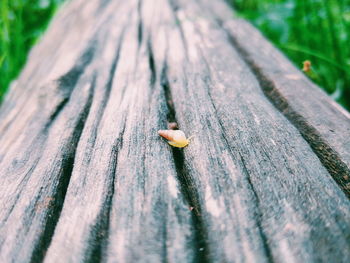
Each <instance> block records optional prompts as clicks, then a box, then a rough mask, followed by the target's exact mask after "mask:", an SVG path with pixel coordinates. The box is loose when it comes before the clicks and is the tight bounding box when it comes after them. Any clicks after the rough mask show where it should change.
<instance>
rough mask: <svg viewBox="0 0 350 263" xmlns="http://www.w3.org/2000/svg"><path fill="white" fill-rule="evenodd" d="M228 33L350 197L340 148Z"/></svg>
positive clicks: (349, 176) (348, 177)
mask: <svg viewBox="0 0 350 263" xmlns="http://www.w3.org/2000/svg"><path fill="white" fill-rule="evenodd" d="M220 22H221V21H219V23H220ZM221 24H222V23H221ZM227 36H228V39H229V41H230V42H231V44H232V45H233V46H234V47H235V49H236V50H237V51H238V53H239V54H240V56H241V57H242V59H243V60H244V61H245V63H246V64H247V65H248V66H249V68H250V69H251V71H252V72H253V74H254V75H255V76H256V78H257V80H258V81H259V84H260V87H261V89H262V91H263V93H264V94H265V96H266V97H267V99H268V100H269V101H270V102H271V103H272V104H273V105H274V107H275V108H276V109H277V110H279V111H280V112H281V113H282V114H283V115H284V116H285V117H286V118H287V119H288V120H289V121H290V122H291V123H292V124H293V125H294V126H295V127H296V128H297V129H298V130H299V132H300V133H301V135H302V136H303V138H304V139H305V140H306V142H307V143H308V144H309V145H310V147H311V149H312V150H313V152H314V153H315V154H316V156H317V157H318V159H319V160H320V161H321V163H322V165H323V166H324V167H325V168H326V169H327V170H328V172H329V174H330V175H331V176H332V178H333V179H334V181H335V182H336V183H337V184H338V185H339V186H340V188H341V189H342V190H343V192H344V193H345V195H346V196H347V197H348V198H350V168H349V167H348V166H347V165H346V164H345V163H344V162H343V161H342V159H341V156H340V155H339V154H338V152H337V151H335V150H334V149H333V148H332V147H331V146H330V145H329V144H328V142H327V141H326V140H325V139H324V137H323V136H322V135H321V134H320V133H319V132H318V131H317V129H316V128H315V127H314V126H312V125H311V124H310V123H309V122H308V121H307V120H306V119H305V118H304V117H303V116H302V115H301V114H300V113H298V112H297V111H295V110H294V109H293V107H292V106H291V105H290V104H289V102H288V100H287V99H286V98H285V97H284V96H283V94H281V92H280V91H279V90H278V88H277V87H276V86H275V84H274V82H273V81H272V80H271V79H270V78H268V77H267V76H266V74H265V73H264V71H263V69H261V67H259V65H257V64H256V63H255V61H254V60H253V59H252V58H251V57H250V55H249V53H248V52H247V51H246V50H245V49H244V47H242V46H241V45H240V44H239V43H238V42H237V41H236V40H235V38H234V36H232V35H231V34H229V33H228V32H227Z"/></svg>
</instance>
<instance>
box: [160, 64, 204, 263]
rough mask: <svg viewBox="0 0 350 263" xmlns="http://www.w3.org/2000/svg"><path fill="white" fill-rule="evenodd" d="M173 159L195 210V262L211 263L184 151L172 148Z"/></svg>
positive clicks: (170, 116)
mask: <svg viewBox="0 0 350 263" xmlns="http://www.w3.org/2000/svg"><path fill="white" fill-rule="evenodd" d="M166 72H167V66H166V64H165V65H164V66H163V69H162V73H161V85H162V87H163V90H164V95H165V99H166V103H167V108H168V114H167V120H168V122H176V112H175V108H174V103H173V100H172V95H171V91H170V86H169V81H168V79H167V73H166ZM172 152H173V158H174V162H175V168H176V173H177V178H178V181H179V183H180V191H181V193H182V194H183V196H184V197H185V200H186V201H187V203H188V205H189V206H190V207H192V208H193V211H192V213H191V217H192V222H193V225H194V228H193V229H194V242H195V244H194V249H195V255H196V256H195V260H194V261H195V262H204V263H205V262H210V251H209V245H208V241H207V240H208V234H207V229H206V227H205V224H204V222H203V218H202V215H201V214H202V213H201V210H202V209H201V206H200V202H199V195H198V192H197V188H196V185H195V182H194V181H193V179H192V177H191V175H190V174H189V173H188V171H187V169H186V165H185V157H184V153H183V150H182V149H179V148H175V147H172Z"/></svg>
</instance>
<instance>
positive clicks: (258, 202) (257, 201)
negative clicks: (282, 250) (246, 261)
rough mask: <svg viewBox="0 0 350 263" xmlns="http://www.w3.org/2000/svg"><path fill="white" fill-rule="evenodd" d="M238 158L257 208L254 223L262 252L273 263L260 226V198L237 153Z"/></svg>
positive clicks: (243, 162)
mask: <svg viewBox="0 0 350 263" xmlns="http://www.w3.org/2000/svg"><path fill="white" fill-rule="evenodd" d="M239 156H240V159H241V163H242V168H243V171H244V173H245V174H246V178H247V182H248V184H249V187H250V189H251V190H252V192H253V195H254V199H255V204H256V207H257V209H256V210H255V211H256V213H255V218H256V220H255V221H256V224H257V227H258V229H259V234H260V237H261V240H262V244H263V247H264V251H265V254H266V257H267V260H268V262H274V260H273V256H272V252H271V248H270V246H269V243H268V238H267V236H266V234H265V232H264V228H263V226H262V225H261V222H262V213H261V210H262V209H261V205H260V198H259V195H258V194H257V192H256V190H255V186H254V184H253V182H252V181H251V178H250V173H249V171H248V169H247V166H246V163H245V161H244V158H243V156H242V155H241V154H240V153H239Z"/></svg>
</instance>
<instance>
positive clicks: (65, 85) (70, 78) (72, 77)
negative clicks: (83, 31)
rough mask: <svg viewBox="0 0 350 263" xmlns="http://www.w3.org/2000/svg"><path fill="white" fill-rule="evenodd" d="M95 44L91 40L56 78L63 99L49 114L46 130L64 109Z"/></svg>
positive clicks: (91, 54)
mask: <svg viewBox="0 0 350 263" xmlns="http://www.w3.org/2000/svg"><path fill="white" fill-rule="evenodd" d="M95 45H96V43H95V41H91V44H90V45H89V47H88V48H87V49H86V51H85V52H84V53H83V54H82V56H81V57H80V58H79V59H78V62H77V63H76V64H75V65H74V66H73V67H72V68H71V69H70V70H69V71H68V72H67V73H66V74H64V75H63V76H61V77H60V78H59V79H58V80H57V83H58V87H57V88H58V90H59V91H60V92H61V94H62V96H63V100H62V101H61V102H60V103H59V104H58V105H57V107H56V109H55V110H54V112H53V113H52V114H51V115H50V117H49V121H48V122H47V124H46V126H45V128H44V130H47V129H48V128H49V127H50V126H51V124H52V123H53V122H54V121H55V119H56V118H57V116H58V115H59V113H60V112H61V111H62V110H63V109H64V106H65V105H66V104H67V102H68V101H69V99H70V96H71V94H72V92H73V89H74V87H75V86H76V83H77V82H78V80H79V78H80V77H81V75H82V73H83V72H84V70H85V68H86V67H87V66H88V65H89V64H90V62H91V61H92V59H93V57H94V53H95V49H94V46H95Z"/></svg>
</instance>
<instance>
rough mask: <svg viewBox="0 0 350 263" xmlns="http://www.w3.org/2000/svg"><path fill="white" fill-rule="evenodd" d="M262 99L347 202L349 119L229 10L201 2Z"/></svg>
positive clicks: (215, 4) (348, 116) (346, 113)
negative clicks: (297, 134)
mask: <svg viewBox="0 0 350 263" xmlns="http://www.w3.org/2000/svg"><path fill="white" fill-rule="evenodd" d="M205 2H206V4H205V5H204V6H203V8H207V9H208V10H211V12H212V14H214V16H215V17H216V19H217V20H218V21H219V23H220V24H222V26H223V27H224V28H225V29H226V30H227V32H228V33H229V37H230V40H231V42H232V43H233V45H234V46H235V47H236V49H237V50H239V52H240V54H241V56H242V58H243V59H244V60H245V61H246V63H247V64H248V65H249V67H250V68H251V70H252V71H253V73H254V74H255V76H256V77H257V78H258V80H259V82H260V86H261V87H262V89H263V91H264V93H265V95H266V96H267V97H268V98H269V99H270V101H271V102H272V103H273V104H274V105H275V107H276V108H277V109H278V110H280V111H281V112H282V113H283V114H284V115H285V116H286V117H287V118H288V120H290V121H291V122H292V123H293V125H295V126H296V127H297V129H298V130H299V131H300V132H301V134H302V135H303V137H304V138H305V140H307V141H308V143H309V144H310V146H311V147H312V149H313V151H314V152H315V153H316V154H317V156H318V157H319V159H320V160H321V162H322V163H323V165H324V166H325V167H326V168H327V170H328V172H329V173H330V174H331V175H332V176H333V178H334V179H335V180H336V182H337V183H338V184H339V185H340V187H341V188H342V189H343V191H344V192H345V193H346V194H347V195H348V197H350V140H349V136H350V114H349V113H348V112H347V111H346V110H344V109H343V108H342V107H341V106H340V105H338V104H337V103H335V102H334V101H333V100H332V99H331V98H330V97H329V96H327V95H326V94H325V93H324V91H323V90H321V89H320V88H319V87H317V86H316V85H314V84H313V83H312V82H311V81H310V80H309V79H308V78H307V77H306V76H305V75H304V74H302V73H301V71H300V70H298V69H296V68H295V66H294V65H292V63H291V62H290V61H289V60H288V59H287V58H286V57H285V56H284V55H283V54H282V53H281V52H279V51H278V50H277V49H276V48H275V47H273V46H272V45H271V43H269V42H268V41H267V40H266V39H265V38H264V37H263V36H262V35H261V33H260V32H259V31H258V30H256V29H255V28H254V27H253V26H252V25H250V24H249V23H248V22H246V21H245V20H243V19H239V18H233V16H232V14H230V13H228V12H227V10H228V6H226V5H225V4H223V3H222V2H221V3H214V2H213V1H207V0H205Z"/></svg>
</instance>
